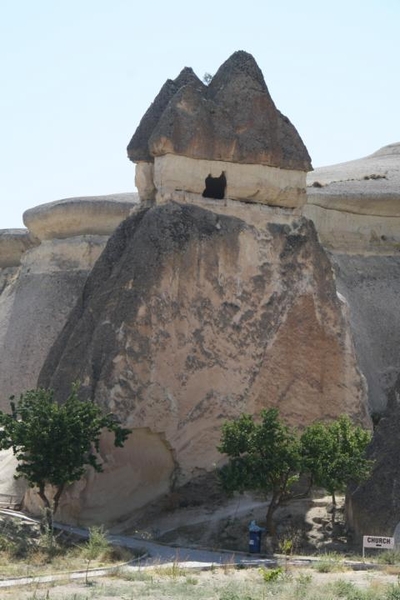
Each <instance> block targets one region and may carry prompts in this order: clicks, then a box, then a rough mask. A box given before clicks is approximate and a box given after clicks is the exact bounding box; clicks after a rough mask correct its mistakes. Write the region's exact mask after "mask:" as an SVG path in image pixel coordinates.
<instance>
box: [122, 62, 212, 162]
mask: <svg viewBox="0 0 400 600" xmlns="http://www.w3.org/2000/svg"><path fill="white" fill-rule="evenodd" d="M189 84H193V85H197V86H200V87H201V86H203V85H204V84H203V83H202V82H201V81H200V79H199V78H198V77H197V75H195V73H194V72H193V70H192V69H191V68H190V67H185V68H184V69H182V71H181V72H180V73H179V75H178V77H176V79H167V81H166V82H165V83H164V85H163V87H162V88H161V90H160V91H159V93H158V94H157V96H156V98H155V100H154V102H153V103H152V104H151V106H150V107H149V108H148V110H147V111H146V112H145V114H144V116H143V118H142V120H141V121H140V123H139V126H138V128H137V129H136V131H135V133H134V135H133V137H132V139H131V141H130V142H129V144H128V148H127V151H128V157H129V158H130V160H132V161H133V162H141V161H145V162H152V160H153V156H152V155H151V153H150V149H149V138H150V136H151V134H152V133H153V131H154V130H155V129H156V128H157V125H158V122H159V121H160V119H161V117H162V115H163V113H164V111H165V109H166V108H167V106H168V104H169V102H170V101H171V100H172V98H173V97H174V96H175V94H176V93H177V92H178V91H179V90H180V89H181V88H182V87H184V86H185V85H189Z"/></svg>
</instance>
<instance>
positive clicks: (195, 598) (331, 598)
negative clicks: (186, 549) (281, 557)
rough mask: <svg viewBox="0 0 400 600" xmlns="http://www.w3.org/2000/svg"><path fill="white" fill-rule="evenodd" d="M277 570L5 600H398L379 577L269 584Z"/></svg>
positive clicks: (46, 590)
mask: <svg viewBox="0 0 400 600" xmlns="http://www.w3.org/2000/svg"><path fill="white" fill-rule="evenodd" d="M276 571H277V570H276V569H272V570H267V569H262V570H261V572H260V570H257V569H245V570H240V571H238V570H234V571H232V573H230V577H229V580H228V581H227V578H226V575H225V574H224V572H223V569H220V568H214V569H213V571H201V572H196V575H195V576H194V575H193V572H191V571H190V570H187V569H185V570H184V573H183V574H181V575H178V576H176V577H171V576H170V575H169V574H166V573H164V572H162V570H160V571H159V572H158V573H156V570H155V569H148V570H146V571H143V570H137V571H122V572H121V573H120V574H119V575H116V576H114V577H113V578H105V579H102V578H97V579H95V580H94V581H93V582H92V585H91V586H90V587H87V586H86V585H85V583H84V582H80V583H79V582H76V583H72V582H71V583H70V584H65V585H62V584H59V585H57V586H49V585H45V586H36V587H35V588H31V589H27V588H21V587H19V588H17V589H15V590H11V589H10V590H2V595H1V597H2V600H3V599H4V600H45V599H46V600H103V599H104V600H110V599H111V598H118V599H121V600H122V599H123V600H134V599H136V598H147V599H148V600H158V599H159V598H169V599H170V600H187V598H190V599H191V600H267V599H268V598H273V599H274V600H292V599H295V600H339V599H343V600H400V586H399V584H398V582H397V580H396V578H394V577H392V578H391V579H388V578H387V577H386V579H383V578H379V575H374V576H373V577H371V575H369V574H367V573H363V574H361V573H359V574H357V582H355V581H353V580H352V579H350V578H349V576H354V575H355V574H351V573H338V574H336V573H335V572H328V573H326V574H324V573H322V574H321V573H318V574H317V573H316V572H315V571H314V575H313V574H312V572H310V571H309V570H307V569H304V568H301V570H300V572H299V571H297V572H296V570H293V571H291V573H290V574H289V576H288V575H287V573H285V571H283V572H282V573H279V570H278V574H277V575H276V577H272V578H271V580H265V577H264V573H266V572H268V573H274V572H276Z"/></svg>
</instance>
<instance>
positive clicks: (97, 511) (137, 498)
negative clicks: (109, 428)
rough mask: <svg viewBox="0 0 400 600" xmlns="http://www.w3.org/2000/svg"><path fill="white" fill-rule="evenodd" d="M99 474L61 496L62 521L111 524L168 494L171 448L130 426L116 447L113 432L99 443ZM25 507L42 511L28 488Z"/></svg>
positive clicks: (172, 463) (172, 465)
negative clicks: (123, 441) (119, 445)
mask: <svg viewBox="0 0 400 600" xmlns="http://www.w3.org/2000/svg"><path fill="white" fill-rule="evenodd" d="M100 460H101V462H102V465H103V469H104V471H103V473H96V472H94V471H90V472H89V473H88V474H87V475H86V476H85V477H84V478H82V479H81V480H80V481H79V482H78V483H77V484H75V485H74V486H70V487H69V488H68V489H67V490H66V491H65V492H64V494H63V496H62V498H61V502H60V507H59V515H60V516H62V518H63V520H64V521H69V522H75V523H76V522H80V523H82V522H83V523H86V524H98V523H110V522H112V521H115V520H117V519H121V518H123V517H128V516H130V515H131V514H132V511H134V510H135V509H137V508H139V507H141V506H143V505H144V504H147V503H149V502H151V500H153V499H154V498H156V497H158V496H161V495H163V494H165V493H167V492H168V490H169V489H170V486H171V482H172V478H173V476H174V472H175V461H174V458H173V454H172V452H171V449H170V448H169V446H168V444H167V443H166V441H165V440H164V439H163V437H162V436H160V435H158V434H157V433H151V432H150V431H149V430H148V429H135V434H134V435H131V436H130V437H129V438H128V440H127V442H126V443H125V445H124V447H123V448H115V446H114V443H113V436H112V435H110V434H109V433H106V434H105V435H103V437H102V439H101V443H100ZM24 506H25V508H26V509H27V510H29V511H30V512H32V513H33V514H38V515H40V514H41V511H40V507H39V506H38V502H37V496H36V494H35V493H34V492H30V493H28V494H26V495H25V497H24Z"/></svg>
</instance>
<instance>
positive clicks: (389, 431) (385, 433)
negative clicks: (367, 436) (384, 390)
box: [347, 380, 400, 542]
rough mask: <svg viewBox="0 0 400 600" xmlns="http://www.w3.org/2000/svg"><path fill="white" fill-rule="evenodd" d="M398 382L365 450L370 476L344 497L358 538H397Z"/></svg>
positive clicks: (399, 483) (399, 502) (399, 471)
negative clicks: (372, 536)
mask: <svg viewBox="0 0 400 600" xmlns="http://www.w3.org/2000/svg"><path fill="white" fill-rule="evenodd" d="M399 381H400V380H399ZM399 381H397V383H396V386H394V389H393V392H392V394H391V396H392V397H391V402H390V406H389V408H388V411H387V413H386V414H385V415H384V417H383V418H382V419H381V420H380V421H379V424H378V426H377V427H376V429H375V432H374V437H373V440H372V443H371V445H370V448H369V451H368V457H369V458H370V459H371V460H374V461H375V463H374V468H373V471H372V475H371V477H370V479H368V481H366V482H365V483H363V484H361V485H359V486H357V487H356V488H355V487H353V489H352V490H351V493H349V495H348V498H347V515H348V525H349V527H350V528H351V529H352V531H353V533H354V536H355V539H356V540H359V541H361V540H362V536H363V535H369V534H370V535H387V536H393V535H395V537H396V538H397V542H399V539H400V461H399V452H400V439H399V431H400V405H399V393H398V392H399V390H400V385H399ZM395 389H397V392H395Z"/></svg>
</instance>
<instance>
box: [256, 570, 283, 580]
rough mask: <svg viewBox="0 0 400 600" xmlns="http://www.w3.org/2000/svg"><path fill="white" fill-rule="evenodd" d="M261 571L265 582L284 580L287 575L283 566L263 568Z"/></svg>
mask: <svg viewBox="0 0 400 600" xmlns="http://www.w3.org/2000/svg"><path fill="white" fill-rule="evenodd" d="M260 573H261V575H262V578H263V579H264V581H265V583H275V582H276V581H279V580H282V579H283V578H284V576H285V573H284V571H283V568H282V567H276V569H265V568H261V569H260Z"/></svg>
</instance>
